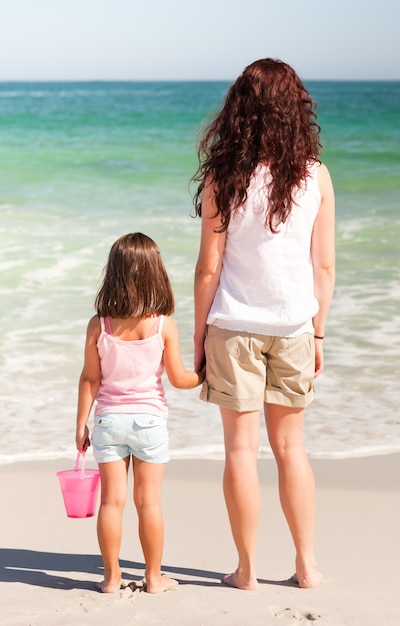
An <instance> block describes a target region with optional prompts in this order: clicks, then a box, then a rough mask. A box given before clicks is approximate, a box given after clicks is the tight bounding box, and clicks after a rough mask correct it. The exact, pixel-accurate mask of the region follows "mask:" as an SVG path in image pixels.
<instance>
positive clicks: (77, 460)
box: [74, 452, 86, 480]
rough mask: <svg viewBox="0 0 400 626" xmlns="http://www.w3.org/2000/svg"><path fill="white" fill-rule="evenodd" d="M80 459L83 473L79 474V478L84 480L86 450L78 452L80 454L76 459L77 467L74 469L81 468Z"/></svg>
mask: <svg viewBox="0 0 400 626" xmlns="http://www.w3.org/2000/svg"><path fill="white" fill-rule="evenodd" d="M79 461H81V473H80V475H79V478H80V479H81V480H83V479H84V478H86V471H85V453H84V452H78V454H77V455H76V461H75V467H74V470H76V471H78V470H79Z"/></svg>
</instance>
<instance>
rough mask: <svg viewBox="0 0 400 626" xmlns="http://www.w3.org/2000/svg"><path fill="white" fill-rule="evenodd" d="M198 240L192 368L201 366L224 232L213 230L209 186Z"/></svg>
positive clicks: (218, 223)
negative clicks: (199, 239)
mask: <svg viewBox="0 0 400 626" xmlns="http://www.w3.org/2000/svg"><path fill="white" fill-rule="evenodd" d="M201 211H202V220H201V241H200V251H199V256H198V259H197V264H196V269H195V279H194V312H195V330H194V367H195V369H196V370H197V369H201V367H202V366H203V365H204V338H205V334H206V325H207V317H208V313H209V311H210V308H211V305H212V303H213V300H214V296H215V293H216V291H217V287H218V284H219V277H220V274H221V267H222V256H223V252H224V247H225V240H226V232H223V233H217V232H215V231H216V230H217V229H218V228H220V226H221V219H220V216H219V214H218V211H217V207H216V205H215V200H214V190H213V186H212V185H207V186H206V187H205V188H204V194H203V200H202V208H201Z"/></svg>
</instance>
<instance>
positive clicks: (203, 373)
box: [197, 363, 206, 385]
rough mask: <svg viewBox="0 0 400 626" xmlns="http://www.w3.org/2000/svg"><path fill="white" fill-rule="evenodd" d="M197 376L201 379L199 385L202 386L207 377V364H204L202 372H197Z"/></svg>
mask: <svg viewBox="0 0 400 626" xmlns="http://www.w3.org/2000/svg"><path fill="white" fill-rule="evenodd" d="M197 375H198V377H199V385H201V383H202V382H203V380H204V379H205V377H206V365H205V363H204V365H203V367H202V368H201V370H200V371H198V372H197Z"/></svg>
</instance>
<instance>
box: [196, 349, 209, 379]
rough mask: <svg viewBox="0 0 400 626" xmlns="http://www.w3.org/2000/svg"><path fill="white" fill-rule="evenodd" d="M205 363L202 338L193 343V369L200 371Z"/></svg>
mask: <svg viewBox="0 0 400 626" xmlns="http://www.w3.org/2000/svg"><path fill="white" fill-rule="evenodd" d="M205 365H206V355H205V353H204V340H203V341H202V342H201V343H196V342H195V344H194V370H195V371H196V372H199V373H200V372H202V371H203V370H204V368H205ZM203 378H204V377H203Z"/></svg>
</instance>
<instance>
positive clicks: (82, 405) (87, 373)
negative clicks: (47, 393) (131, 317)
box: [76, 315, 100, 452]
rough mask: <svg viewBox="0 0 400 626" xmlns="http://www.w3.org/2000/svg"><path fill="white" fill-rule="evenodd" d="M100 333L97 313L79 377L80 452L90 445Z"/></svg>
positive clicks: (78, 426) (98, 364) (90, 328)
mask: <svg viewBox="0 0 400 626" xmlns="http://www.w3.org/2000/svg"><path fill="white" fill-rule="evenodd" d="M99 335H100V320H99V318H98V317H97V315H96V316H94V317H92V319H91V320H90V322H89V324H88V327H87V331H86V344H85V357H84V364H83V369H82V373H81V376H80V379H79V388H78V409H77V413H76V447H77V449H78V450H79V451H80V452H83V451H85V450H86V448H87V447H88V446H89V445H90V441H89V430H88V427H87V426H86V422H87V420H88V417H89V414H90V411H91V408H92V406H93V402H94V401H95V398H96V394H97V391H98V388H99V385H100V359H99V353H98V352H97V345H96V344H97V340H98V338H99Z"/></svg>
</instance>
